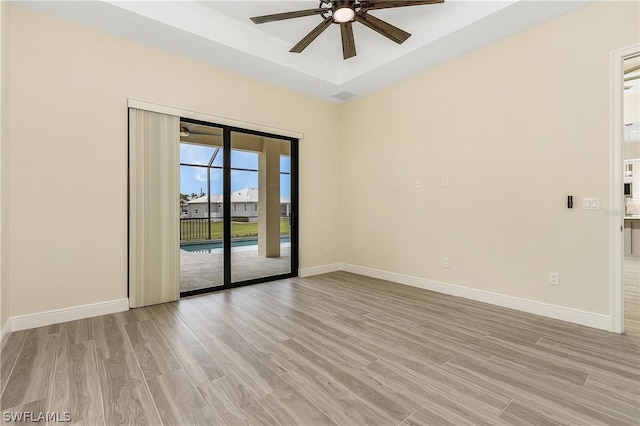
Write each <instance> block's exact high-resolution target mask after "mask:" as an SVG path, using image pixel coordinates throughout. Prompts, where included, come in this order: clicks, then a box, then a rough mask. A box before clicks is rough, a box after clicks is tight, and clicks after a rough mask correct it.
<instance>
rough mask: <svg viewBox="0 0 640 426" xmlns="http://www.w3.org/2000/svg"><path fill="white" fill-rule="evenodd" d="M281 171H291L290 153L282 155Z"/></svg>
mask: <svg viewBox="0 0 640 426" xmlns="http://www.w3.org/2000/svg"><path fill="white" fill-rule="evenodd" d="M280 172H281V173H291V157H289V156H288V155H281V156H280Z"/></svg>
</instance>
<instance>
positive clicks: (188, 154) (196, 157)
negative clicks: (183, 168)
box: [180, 143, 216, 166]
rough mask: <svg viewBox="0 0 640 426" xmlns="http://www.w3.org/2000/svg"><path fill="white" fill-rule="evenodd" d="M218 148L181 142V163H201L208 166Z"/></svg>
mask: <svg viewBox="0 0 640 426" xmlns="http://www.w3.org/2000/svg"><path fill="white" fill-rule="evenodd" d="M215 150H216V148H214V147H212V146H204V145H193V144H189V143H181V144H180V163H182V164H199V165H202V166H206V165H208V164H209V161H210V160H211V156H212V155H213V153H214V151H215Z"/></svg>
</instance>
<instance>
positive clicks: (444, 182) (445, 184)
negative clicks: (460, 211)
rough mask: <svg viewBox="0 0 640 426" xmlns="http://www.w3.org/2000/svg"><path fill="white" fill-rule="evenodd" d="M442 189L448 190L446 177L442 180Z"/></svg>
mask: <svg viewBox="0 0 640 426" xmlns="http://www.w3.org/2000/svg"><path fill="white" fill-rule="evenodd" d="M442 187H443V188H448V187H449V178H448V177H443V178H442Z"/></svg>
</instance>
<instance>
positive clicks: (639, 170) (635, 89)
mask: <svg viewBox="0 0 640 426" xmlns="http://www.w3.org/2000/svg"><path fill="white" fill-rule="evenodd" d="M622 82H623V88H622V91H623V96H622V97H623V102H622V121H623V128H622V146H623V148H622V155H623V160H624V164H623V168H622V170H623V197H624V198H623V200H624V228H623V241H624V261H623V262H624V264H623V273H622V284H623V292H622V293H623V307H624V308H623V322H624V325H623V327H624V332H625V333H626V334H627V335H629V336H630V337H633V338H634V339H637V340H638V341H640V53H635V54H632V55H629V56H627V57H625V58H624V59H623V63H622Z"/></svg>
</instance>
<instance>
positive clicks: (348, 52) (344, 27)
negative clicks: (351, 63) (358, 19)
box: [340, 22, 356, 59]
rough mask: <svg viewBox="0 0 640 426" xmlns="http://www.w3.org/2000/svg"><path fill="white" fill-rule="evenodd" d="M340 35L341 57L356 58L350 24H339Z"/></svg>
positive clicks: (354, 42) (354, 41)
mask: <svg viewBox="0 0 640 426" xmlns="http://www.w3.org/2000/svg"><path fill="white" fill-rule="evenodd" d="M340 33H341V34H342V57H343V58H344V59H349V58H353V57H354V56H356V40H355V39H354V37H353V26H352V25H351V22H344V23H342V24H340Z"/></svg>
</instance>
